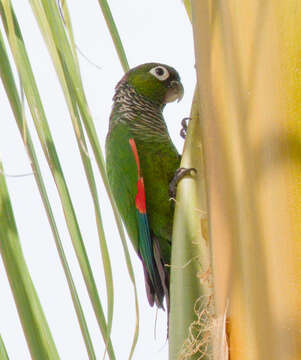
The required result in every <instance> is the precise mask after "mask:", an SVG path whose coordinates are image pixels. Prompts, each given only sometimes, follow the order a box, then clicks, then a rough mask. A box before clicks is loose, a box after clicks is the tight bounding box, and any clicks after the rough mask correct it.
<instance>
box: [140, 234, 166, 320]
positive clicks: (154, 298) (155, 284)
mask: <svg viewBox="0 0 301 360" xmlns="http://www.w3.org/2000/svg"><path fill="white" fill-rule="evenodd" d="M152 242H153V244H152V245H153V256H152V260H153V266H152V269H153V271H152V276H150V273H149V271H148V269H147V266H146V264H145V262H144V259H143V258H142V257H141V261H142V264H143V269H144V277H145V288H146V293H147V298H148V302H149V304H150V305H151V306H153V305H154V304H156V305H157V306H158V308H161V309H163V310H165V308H164V297H165V300H166V308H167V313H168V314H169V269H168V268H167V267H166V266H165V264H164V261H163V258H162V256H161V250H160V245H159V241H158V239H157V238H156V237H155V236H152Z"/></svg>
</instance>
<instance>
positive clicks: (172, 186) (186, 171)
mask: <svg viewBox="0 0 301 360" xmlns="http://www.w3.org/2000/svg"><path fill="white" fill-rule="evenodd" d="M192 172H194V173H195V174H196V173H197V171H196V169H195V168H178V169H177V170H176V172H175V174H174V177H173V178H172V180H171V182H170V183H169V196H170V197H171V198H173V199H175V197H176V193H177V185H178V183H179V181H180V180H182V179H183V177H184V176H186V175H191V173H192Z"/></svg>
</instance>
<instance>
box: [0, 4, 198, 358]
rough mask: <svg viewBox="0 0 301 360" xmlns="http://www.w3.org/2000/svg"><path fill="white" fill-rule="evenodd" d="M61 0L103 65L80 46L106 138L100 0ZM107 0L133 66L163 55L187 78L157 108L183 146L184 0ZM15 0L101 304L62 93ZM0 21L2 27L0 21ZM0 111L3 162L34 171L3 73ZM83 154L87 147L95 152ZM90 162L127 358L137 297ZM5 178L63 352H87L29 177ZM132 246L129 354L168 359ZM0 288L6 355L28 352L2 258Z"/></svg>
mask: <svg viewBox="0 0 301 360" xmlns="http://www.w3.org/2000/svg"><path fill="white" fill-rule="evenodd" d="M68 3H69V4H68V5H69V10H70V13H71V20H72V24H73V29H74V33H75V39H76V43H77V45H78V47H79V48H80V49H81V51H83V52H84V54H86V55H87V56H88V57H89V58H90V59H91V60H92V61H94V62H95V63H97V64H98V65H99V66H100V67H101V69H97V68H95V67H94V66H92V65H90V64H89V63H88V62H87V61H86V60H85V59H83V57H81V56H80V55H79V60H80V65H81V72H82V77H83V83H84V87H85V91H86V95H87V99H88V103H89V106H90V110H91V113H92V117H93V119H94V122H95V125H96V128H97V132H98V135H99V138H100V143H101V145H102V147H104V141H105V135H106V132H107V128H108V119H109V114H110V110H111V105H112V100H111V99H112V96H113V93H114V86H115V85H116V83H117V82H118V81H119V79H120V78H121V77H122V75H123V71H122V68H121V66H120V63H119V60H118V58H117V55H116V52H115V49H114V47H113V43H112V40H111V38H110V35H109V33H108V30H107V28H106V25H105V22H104V19H103V16H102V13H101V11H100V7H99V5H98V1H97V0H89V1H69V2H68ZM109 4H110V6H111V10H112V13H113V16H114V18H115V21H116V24H117V26H118V29H119V31H120V34H121V38H122V41H123V44H124V47H125V51H126V54H127V56H128V61H129V63H130V66H131V67H133V66H136V65H139V64H141V63H144V62H153V61H155V62H162V63H166V64H168V65H171V66H173V67H175V68H176V69H177V70H178V72H179V74H180V76H181V78H182V82H183V85H184V88H185V95H184V98H183V100H182V101H181V102H180V103H172V104H169V105H167V107H166V109H165V112H164V115H165V119H166V121H167V124H168V128H169V131H170V133H171V137H172V138H173V140H174V142H175V144H176V146H177V147H178V149H179V151H181V149H182V146H183V140H182V139H181V138H180V136H179V131H180V127H181V125H180V122H181V119H182V118H184V117H187V116H189V111H190V105H191V101H192V94H193V90H194V86H195V71H194V55H193V41H192V30H191V26H190V23H189V20H188V18H187V15H186V13H185V9H184V6H183V4H182V2H181V1H180V0H164V1H162V0H152V1H141V0H110V1H109ZM13 5H14V8H15V11H16V13H17V18H18V20H19V22H20V26H21V29H22V31H23V37H24V39H25V44H26V46H27V50H28V53H29V55H30V60H31V64H32V67H33V69H34V73H35V77H36V80H37V82H38V87H39V91H40V94H41V96H42V101H43V105H44V107H45V110H46V115H47V119H48V122H49V124H50V128H51V131H52V134H53V136H54V141H55V145H56V148H57V151H58V154H59V157H60V160H61V164H62V167H63V170H64V173H65V176H66V179H67V183H68V186H69V189H70V193H71V197H72V201H73V204H74V207H75V209H76V214H77V217H78V221H79V224H80V228H81V231H82V235H83V238H84V243H85V245H86V248H87V251H88V255H89V259H90V262H91V265H92V267H93V270H94V275H95V278H96V281H97V286H98V289H99V293H100V296H101V298H102V299H103V301H104V302H103V303H104V304H105V282H104V277H103V271H102V263H101V254H100V249H99V240H98V236H97V231H96V225H95V218H94V213H93V206H92V201H91V197H90V193H89V191H88V186H87V183H86V179H85V176H84V171H83V167H82V165H81V160H80V157H79V152H78V149H77V145H76V141H75V137H74V133H73V129H72V125H71V120H70V117H69V113H68V111H67V107H66V104H65V102H64V98H63V93H62V91H61V88H60V85H59V82H58V80H57V78H56V74H55V71H54V69H53V66H52V63H51V60H50V57H49V55H48V52H47V49H46V47H45V46H44V44H43V40H42V37H41V35H40V32H39V29H38V26H37V24H36V21H35V19H34V16H33V15H32V12H31V8H30V6H29V5H28V2H27V1H24V0H15V1H13ZM1 26H2V24H1ZM1 29H2V30H3V28H2V27H1ZM0 115H1V117H0V118H1V121H0V157H1V159H2V161H3V164H4V169H5V172H6V173H7V174H12V175H17V174H24V173H29V172H31V167H30V164H29V160H28V158H27V155H26V152H25V151H24V147H23V145H22V141H21V137H20V135H19V132H18V130H17V126H16V122H15V120H14V117H13V115H12V112H11V110H10V106H9V103H8V101H7V99H6V94H5V92H4V90H3V86H2V83H1V82H0ZM27 120H28V122H29V125H30V129H31V134H32V136H33V138H34V143H35V145H36V150H37V151H38V155H39V159H40V165H41V167H42V172H43V175H44V179H45V181H46V186H47V189H48V191H49V197H50V200H51V204H52V206H53V211H54V214H55V216H56V221H57V224H58V226H59V230H60V235H61V238H62V242H63V245H64V249H65V251H66V253H67V256H68V259H69V260H70V266H71V269H72V272H73V276H74V279H75V280H76V284H77V285H78V290H79V292H80V298H81V301H82V305H83V307H84V309H85V314H86V316H87V321H88V324H89V329H90V331H91V336H92V340H93V343H94V346H95V351H96V354H97V358H98V359H101V358H102V355H103V341H102V338H101V335H100V332H99V329H98V326H97V323H96V320H95V318H94V313H93V311H92V308H91V306H90V302H89V299H88V296H87V293H86V290H85V286H84V284H83V281H82V277H81V274H80V270H79V267H78V265H77V262H76V259H75V255H74V251H73V248H72V245H71V241H70V237H69V234H68V231H67V229H66V225H65V222H64V217H63V212H62V209H61V205H60V202H59V198H58V195H57V191H56V187H55V184H54V182H53V179H52V176H51V174H50V171H49V169H48V167H47V164H46V161H45V159H44V155H43V153H42V151H41V148H40V146H39V142H38V140H37V137H36V134H35V131H34V127H33V125H32V120H31V117H30V114H29V112H28V110H27ZM90 154H91V156H92V152H90ZM92 163H93V166H94V170H95V174H96V181H97V184H98V190H99V197H100V202H101V205H102V215H103V222H104V224H105V232H106V237H107V241H108V243H109V251H110V255H111V258H112V266H113V276H114V289H115V312H114V320H113V332H112V341H113V346H114V348H115V351H116V358H117V359H118V360H123V359H127V358H128V354H129V350H130V344H131V341H132V336H133V332H134V327H135V309H134V297H133V291H132V286H131V283H130V281H129V277H128V273H127V269H126V266H125V261H124V256H123V251H122V246H121V242H120V239H119V237H118V233H117V231H116V228H115V224H114V222H113V216H112V213H111V210H110V206H109V204H108V201H107V199H106V195H105V191H104V189H103V187H102V184H101V179H100V176H99V173H98V170H97V167H96V163H95V160H94V159H93V157H92ZM6 180H7V184H8V188H9V192H10V197H11V201H12V205H13V209H14V213H15V218H16V222H17V227H18V232H19V236H20V239H21V244H22V248H23V252H24V255H25V259H26V262H27V265H28V267H29V271H30V274H31V276H32V279H33V282H34V285H35V287H36V289H37V292H38V295H39V298H40V301H41V303H42V307H43V309H44V312H45V314H46V317H47V320H48V323H49V326H50V329H51V331H52V334H53V337H54V340H55V343H56V345H57V348H58V351H59V354H60V356H61V359H63V360H67V359H68V360H69V359H79V360H85V359H88V357H87V354H86V350H85V346H84V342H83V340H82V337H81V333H80V329H79V326H78V324H77V319H76V317H75V312H74V310H73V305H72V301H71V297H70V294H69V290H68V287H67V283H66V281H65V276H64V273H63V270H62V267H61V264H60V261H59V258H58V255H57V251H56V247H55V243H54V240H53V237H52V233H51V230H50V227H49V224H48V221H47V217H46V213H45V210H44V208H43V205H42V202H41V199H40V195H39V192H38V190H37V186H36V183H35V180H34V177H33V176H27V177H19V178H13V177H7V179H6ZM129 248H130V251H131V258H132V262H133V266H134V270H135V275H136V282H137V287H138V294H139V305H140V335H139V340H138V345H137V348H136V352H135V355H134V359H136V360H138V359H145V360H153V359H156V360H166V359H167V358H168V343H167V342H166V314H165V313H164V312H163V311H159V312H158V320H157V327H156V339H155V338H154V329H155V318H156V310H155V308H151V307H150V306H149V305H148V302H147V299H146V294H145V288H144V278H143V271H142V267H141V264H140V261H139V259H138V258H137V256H136V254H135V253H134V252H133V251H132V247H131V245H129ZM0 294H1V295H0V333H1V335H2V337H3V339H4V342H5V345H6V347H7V350H8V354H9V356H10V359H11V360H26V359H30V355H29V352H28V350H27V345H26V341H25V338H24V336H23V332H22V327H21V325H20V322H19V319H18V316H17V311H16V308H15V304H14V300H13V296H12V294H11V291H10V287H9V284H8V281H7V279H6V275H5V269H4V267H3V264H2V262H1V260H0Z"/></svg>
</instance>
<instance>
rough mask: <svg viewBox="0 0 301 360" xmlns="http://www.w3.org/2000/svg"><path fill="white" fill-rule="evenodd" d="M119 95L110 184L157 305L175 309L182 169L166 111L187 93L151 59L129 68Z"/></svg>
mask: <svg viewBox="0 0 301 360" xmlns="http://www.w3.org/2000/svg"><path fill="white" fill-rule="evenodd" d="M115 90H116V91H115V95H114V97H113V101H114V103H113V108H112V113H111V116H110V125H109V131H108V134H107V138H106V166H107V173H108V179H109V183H110V187H111V190H112V193H113V196H114V199H115V202H116V204H117V207H118V210H119V212H120V215H121V217H122V219H123V222H124V224H125V226H126V229H127V232H128V235H129V237H130V239H131V241H132V243H133V246H134V248H135V250H136V252H137V253H138V255H139V257H140V259H141V261H142V264H143V269H144V275H145V284H146V291H147V296H148V301H149V303H150V305H151V306H153V304H154V303H156V305H157V306H158V307H159V308H163V309H164V305H163V301H164V297H166V303H167V308H169V267H168V266H166V265H169V264H170V254H171V235H172V221H173V203H172V201H170V196H169V184H170V182H171V180H172V179H173V177H174V175H175V172H176V170H177V169H178V168H179V164H180V156H179V154H178V152H177V150H176V148H175V146H174V145H173V143H172V141H171V139H170V136H169V133H168V130H167V127H166V124H165V121H164V118H163V115H162V111H163V109H164V106H165V104H166V103H168V102H172V101H174V100H176V99H178V101H180V100H181V98H182V97H183V92H184V90H183V86H182V84H181V81H180V77H179V75H178V73H177V72H176V70H175V69H173V68H172V67H170V66H167V65H163V64H157V63H148V64H143V65H140V66H137V67H135V68H133V69H131V70H130V71H129V72H127V73H126V74H125V75H124V76H123V78H122V79H121V80H120V81H119V83H118V84H117V86H116V89H115Z"/></svg>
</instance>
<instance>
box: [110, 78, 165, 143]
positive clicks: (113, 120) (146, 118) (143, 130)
mask: <svg viewBox="0 0 301 360" xmlns="http://www.w3.org/2000/svg"><path fill="white" fill-rule="evenodd" d="M113 100H114V104H113V109H112V113H111V117H110V128H109V131H111V129H112V128H113V127H114V126H115V125H116V124H117V123H118V122H120V121H121V122H126V123H127V124H128V125H129V127H130V130H131V131H132V132H133V134H134V135H136V136H137V137H139V138H143V140H150V141H151V140H153V139H154V137H156V138H157V139H160V140H162V141H166V140H170V137H169V134H168V130H167V126H166V124H165V121H164V118H163V115H162V110H163V108H164V105H162V104H159V103H154V102H152V101H149V100H147V99H146V98H145V97H143V96H141V95H139V94H138V93H137V92H136V90H135V89H134V88H133V87H131V86H129V85H128V84H121V85H120V86H119V87H118V88H117V90H116V93H115V95H114V97H113ZM117 114H118V116H116V115H117Z"/></svg>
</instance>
